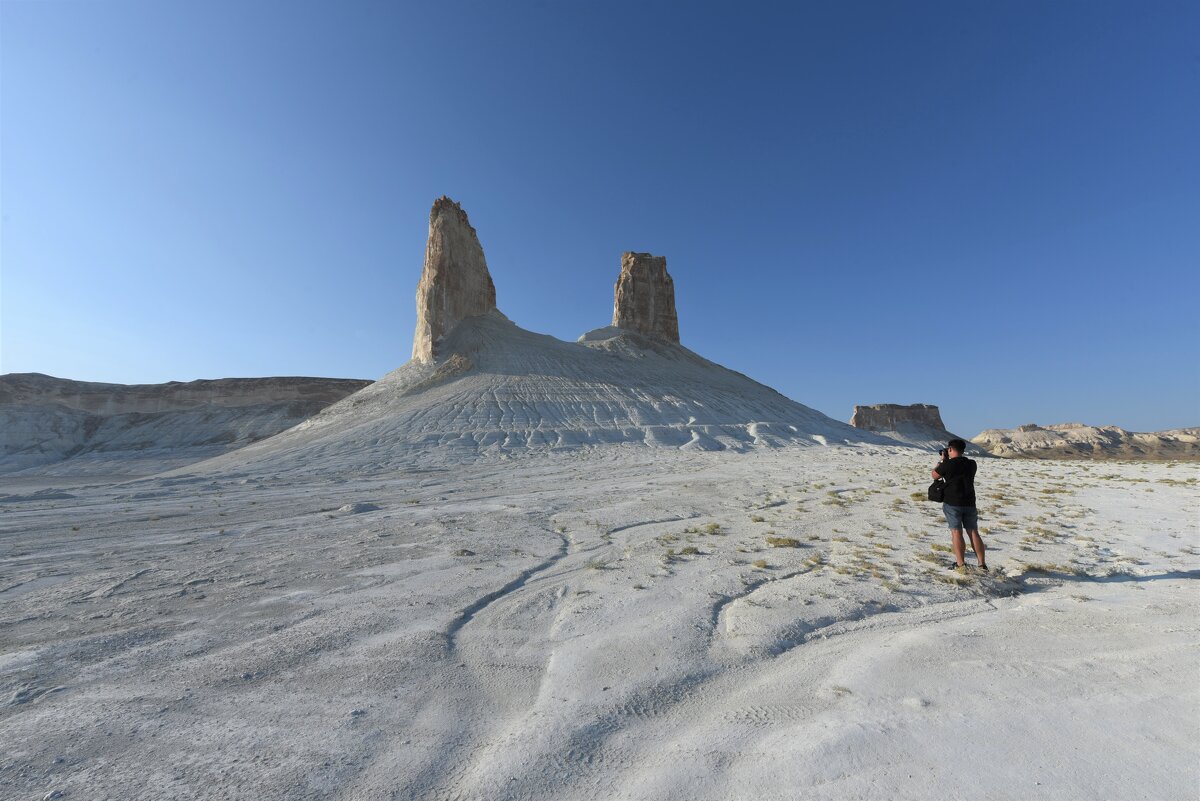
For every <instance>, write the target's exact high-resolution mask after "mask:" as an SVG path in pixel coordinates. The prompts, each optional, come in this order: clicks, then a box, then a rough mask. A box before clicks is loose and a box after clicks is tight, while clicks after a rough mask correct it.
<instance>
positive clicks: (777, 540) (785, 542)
mask: <svg viewBox="0 0 1200 801" xmlns="http://www.w3.org/2000/svg"><path fill="white" fill-rule="evenodd" d="M767 545H770V546H771V547H772V548H799V547H800V540H798V539H796V538H795V537H767Z"/></svg>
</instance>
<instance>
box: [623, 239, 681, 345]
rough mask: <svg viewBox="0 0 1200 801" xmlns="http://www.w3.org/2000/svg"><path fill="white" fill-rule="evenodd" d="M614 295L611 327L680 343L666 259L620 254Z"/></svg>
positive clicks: (673, 295)
mask: <svg viewBox="0 0 1200 801" xmlns="http://www.w3.org/2000/svg"><path fill="white" fill-rule="evenodd" d="M614 296H615V297H614V301H613V321H612V324H613V325H614V326H616V327H617V328H623V329H625V330H627V331H636V332H637V333H639V334H646V335H649V336H655V337H659V338H661V339H665V340H667V341H668V342H678V341H679V317H678V315H677V314H676V313H675V282H674V281H672V280H671V276H670V274H669V273H668V272H667V259H666V257H665V256H652V255H650V254H649V253H623V254H621V275H620V277H618V278H617V285H616V289H615V292H614Z"/></svg>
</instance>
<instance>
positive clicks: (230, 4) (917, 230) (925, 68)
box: [0, 0, 1200, 436]
mask: <svg viewBox="0 0 1200 801" xmlns="http://www.w3.org/2000/svg"><path fill="white" fill-rule="evenodd" d="M0 70H2V72H0V115H2V116H0V147H2V150H0V204H2V207H0V216H2V224H0V235H2V240H0V259H2V261H0V269H2V273H0V278H2V284H0V290H2V293H3V294H2V300H0V311H2V315H3V318H2V320H0V336H2V348H0V357H2V362H0V372H43V373H49V374H52V375H57V376H62V377H66V378H75V379H84V380H94V381H114V382H122V383H150V382H159V381H167V380H190V379H195V378H216V377H222V376H268V375H317V376H341V377H360V378H378V377H379V376H381V375H383V374H384V373H386V372H388V371H390V370H392V369H394V368H395V367H398V366H399V365H400V364H402V363H403V362H404V361H405V360H407V358H408V355H409V350H410V347H411V335H412V329H413V324H414V294H415V289H416V283H417V279H418V277H419V275H420V270H421V261H422V255H423V250H424V244H425V234H426V225H427V220H428V217H427V215H428V210H429V206H430V204H431V203H432V201H433V200H434V198H436V197H437V196H439V195H442V194H448V195H450V196H451V197H453V198H454V199H456V200H458V201H460V202H461V203H462V204H463V205H464V207H465V208H466V209H467V211H468V212H469V214H470V215H471V219H472V221H473V223H474V224H475V226H476V228H477V229H478V231H479V233H480V237H481V239H482V242H483V245H484V248H485V251H486V253H487V257H488V263H489V266H490V267H491V270H492V275H493V277H494V279H495V282H496V288H497V298H498V303H499V306H500V308H501V310H502V311H504V312H505V313H506V314H507V315H508V316H509V317H510V318H512V319H513V320H514V321H515V322H517V323H518V324H519V325H521V326H523V327H525V328H529V329H532V330H535V331H540V332H545V333H550V334H553V335H555V336H557V337H560V338H563V339H574V338H576V337H577V336H578V335H579V334H581V333H582V332H584V331H586V330H588V329H591V328H594V327H598V326H601V325H605V324H607V323H608V321H609V318H610V315H611V309H612V288H613V282H614V281H615V279H616V276H617V272H618V269H619V263H620V254H621V252H622V251H625V250H642V251H650V252H653V253H655V254H661V255H665V256H667V258H668V265H669V269H670V271H671V273H672V275H673V276H674V278H675V283H676V288H677V293H678V298H677V301H678V306H679V319H680V331H681V334H682V338H683V342H684V344H686V345H688V346H689V347H691V348H692V349H693V350H695V351H697V352H699V353H700V354H702V355H704V356H706V357H708V358H710V359H713V360H715V361H718V362H720V363H722V364H725V365H726V366H729V367H731V368H734V369H736V370H739V371H741V372H744V373H747V374H748V375H750V376H751V377H753V378H756V379H758V380H760V381H762V382H764V383H767V384H769V385H771V386H774V387H775V388H777V389H779V390H780V391H782V392H784V393H785V394H787V395H789V396H791V397H793V398H795V399H797V400H799V401H801V402H802V403H806V404H808V405H810V406H813V407H815V408H818V409H820V410H821V411H823V412H825V413H827V414H830V415H832V416H834V417H837V418H840V419H847V418H848V417H849V415H850V412H851V407H852V406H853V405H854V404H855V403H880V402H895V403H912V402H928V403H936V404H938V405H940V406H941V407H942V411H943V416H944V417H945V419H946V422H947V423H948V425H949V426H950V428H952V429H953V430H955V431H958V432H959V433H962V434H965V435H967V436H972V435H974V434H976V433H978V432H979V430H981V429H983V428H986V427H1008V426H1014V425H1017V424H1020V423H1025V422H1031V421H1036V422H1040V423H1052V422H1063V421H1068V420H1082V421H1084V422H1088V423H1093V424H1110V423H1111V424H1118V425H1122V426H1125V427H1127V428H1131V429H1134V430H1155V429H1161V428H1167V427H1176V426H1183V425H1197V424H1200V367H1198V366H1197V365H1198V362H1200V324H1198V322H1197V317H1198V316H1200V303H1198V302H1197V299H1198V298H1200V269H1198V268H1200V3H1196V2H1195V1H1194V0H1186V1H1184V2H1170V1H1169V0H1164V1H1158V0H1156V1H1155V2H1145V1H1144V0H1142V1H1139V2H1127V3H1111V2H1097V1H1095V0H1088V2H1052V3H1046V2H1040V0H1039V2H1019V1H1009V0H1006V1H1005V2H991V1H990V0H989V1H988V2H983V1H982V0H980V1H979V2H969V1H964V2H945V3H923V2H902V3H901V2H890V1H888V2H833V1H832V0H830V2H820V3H817V2H809V3H766V4H750V3H736V4H735V3H722V4H713V5H705V4H700V3H682V2H681V3H674V4H667V3H652V2H651V3H647V2H637V3H627V4H626V3H616V2H591V3H587V2H541V3H537V4H522V3H510V2H504V3H499V2H447V3H441V2H422V3H408V2H354V1H353V0H351V1H350V2H258V1H256V0H203V2H201V0H195V1H194V2H184V0H173V1H172V2H162V1H161V0H150V1H148V2H124V1H123V0H90V1H88V2H68V1H67V0H55V1H54V2H35V1H32V0H31V1H28V2H22V1H20V0H0Z"/></svg>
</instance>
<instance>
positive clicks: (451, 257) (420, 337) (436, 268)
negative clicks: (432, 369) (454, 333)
mask: <svg viewBox="0 0 1200 801" xmlns="http://www.w3.org/2000/svg"><path fill="white" fill-rule="evenodd" d="M494 308H496V286H495V284H493V283H492V276H491V275H490V274H489V273H488V268H487V261H485V260H484V258H483V247H482V246H481V245H480V244H479V237H478V236H476V235H475V229H474V228H472V227H471V222H470V220H468V219H467V213H466V212H465V211H463V210H462V207H461V206H459V205H458V204H457V203H455V202H454V201H453V200H451V199H450V198H448V197H446V196H444V195H443V196H442V197H440V198H438V199H437V200H435V201H434V202H433V208H432V209H431V210H430V212H429V240H428V242H427V243H426V244H425V269H424V271H423V272H422V273H421V281H420V283H418V284H417V330H416V332H415V333H414V334H413V350H412V357H413V359H415V360H417V361H422V362H430V361H433V358H434V348H435V347H436V346H437V342H438V340H439V339H441V338H442V337H443V336H445V335H446V334H447V333H448V332H449V331H450V329H452V328H453V327H454V326H455V325H457V324H458V323H459V321H460V320H462V319H463V318H466V317H474V316H475V315H479V314H486V313H487V312H489V311H491V310H492V309H494Z"/></svg>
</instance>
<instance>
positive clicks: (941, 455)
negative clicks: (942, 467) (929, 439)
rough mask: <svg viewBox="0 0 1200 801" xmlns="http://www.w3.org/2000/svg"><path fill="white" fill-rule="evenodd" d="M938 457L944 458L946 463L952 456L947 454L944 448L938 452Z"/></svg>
mask: <svg viewBox="0 0 1200 801" xmlns="http://www.w3.org/2000/svg"><path fill="white" fill-rule="evenodd" d="M938 456H940V457H942V461H943V462H944V461H946V459H947V458H948V457H949V456H950V454H948V453H946V449H945V448H942V449H941V450H940V451H938Z"/></svg>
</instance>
